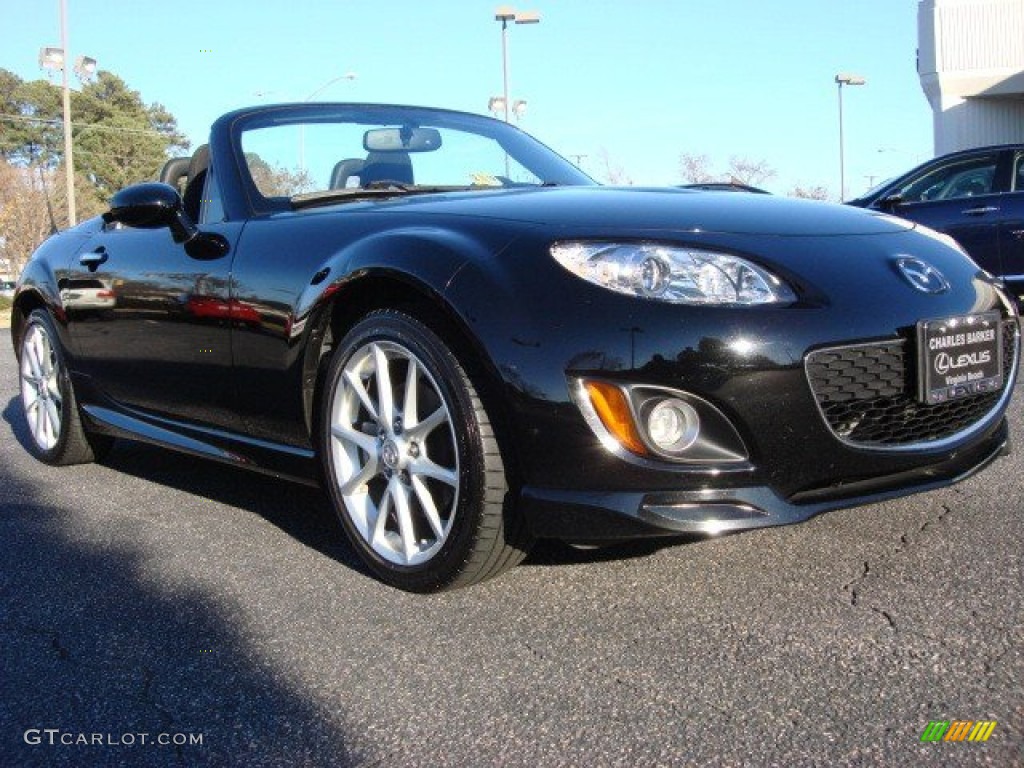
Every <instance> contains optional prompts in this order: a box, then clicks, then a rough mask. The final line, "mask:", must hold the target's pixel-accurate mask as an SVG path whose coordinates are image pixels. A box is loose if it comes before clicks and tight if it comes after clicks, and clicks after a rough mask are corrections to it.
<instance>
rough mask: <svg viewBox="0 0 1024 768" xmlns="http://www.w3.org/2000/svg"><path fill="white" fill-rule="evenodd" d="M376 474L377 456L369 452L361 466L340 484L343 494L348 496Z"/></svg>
mask: <svg viewBox="0 0 1024 768" xmlns="http://www.w3.org/2000/svg"><path fill="white" fill-rule="evenodd" d="M376 474H377V456H376V454H374V453H371V454H370V456H369V458H368V459H367V460H366V463H365V464H363V468H362V469H360V470H359V471H358V472H357V473H356V474H354V475H353V476H352V477H350V478H349V479H348V480H347V481H345V483H344V484H343V485H342V486H341V493H342V495H343V496H349V495H351V494H353V493H355V492H356V491H358V490H359V487H360V486H362V485H365V484H366V483H368V482H369V481H370V480H371V479H373V476H374V475H376Z"/></svg>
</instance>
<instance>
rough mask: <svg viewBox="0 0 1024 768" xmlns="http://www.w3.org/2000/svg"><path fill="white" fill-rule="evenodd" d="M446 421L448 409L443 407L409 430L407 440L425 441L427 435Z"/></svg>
mask: <svg viewBox="0 0 1024 768" xmlns="http://www.w3.org/2000/svg"><path fill="white" fill-rule="evenodd" d="M447 421H448V409H447V408H445V407H444V406H443V405H442V406H441V407H440V408H438V409H437V410H436V411H434V412H433V413H432V414H430V415H429V416H427V418H425V419H424V420H423V421H421V422H419V423H418V424H417V425H416V426H415V427H413V428H412V429H410V430H409V438H410V439H413V440H426V438H427V435H429V434H430V433H431V432H433V431H434V430H435V429H437V428H438V427H439V426H441V425H442V424H444V423H446V422H447Z"/></svg>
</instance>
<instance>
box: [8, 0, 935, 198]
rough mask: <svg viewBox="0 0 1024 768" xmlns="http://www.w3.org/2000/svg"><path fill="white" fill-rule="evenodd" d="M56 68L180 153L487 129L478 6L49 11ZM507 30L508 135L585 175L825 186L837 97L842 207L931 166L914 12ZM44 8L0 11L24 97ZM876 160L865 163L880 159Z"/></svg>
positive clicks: (116, 1) (548, 6) (43, 35)
mask: <svg viewBox="0 0 1024 768" xmlns="http://www.w3.org/2000/svg"><path fill="white" fill-rule="evenodd" d="M67 3H68V17H69V21H70V24H69V28H70V39H69V48H70V50H71V54H72V56H77V55H80V54H87V55H89V56H92V57H94V58H96V59H98V60H99V63H100V67H101V68H102V69H109V70H112V71H115V72H117V73H118V74H119V75H120V76H121V77H123V78H124V79H125V80H126V81H127V83H128V84H129V86H131V87H132V88H134V89H136V90H138V91H140V92H141V94H142V97H143V99H144V100H145V101H147V102H152V101H159V102H161V103H163V104H164V105H165V106H167V107H168V108H169V109H170V110H171V112H172V113H173V114H174V115H176V116H177V118H178V121H179V124H180V126H181V127H182V129H183V130H184V131H185V132H186V133H187V134H188V135H189V137H190V138H191V139H192V141H193V145H195V144H198V143H201V142H202V141H203V140H204V138H205V135H206V133H207V130H208V127H209V124H210V123H211V122H212V121H213V120H214V118H216V117H217V116H218V115H219V114H220V113H222V112H225V111H227V110H229V109H233V108H236V107H241V106H246V105H249V104H253V103H264V102H270V101H289V100H303V99H305V98H306V97H307V96H309V94H311V93H312V92H314V91H316V90H317V89H318V88H320V87H321V86H323V85H324V84H325V83H327V82H329V81H330V80H331V79H333V78H335V77H338V76H339V75H343V74H345V73H347V72H355V73H357V75H358V77H357V78H356V79H355V80H354V81H349V80H341V81H339V82H337V83H335V84H333V85H331V86H330V87H328V88H326V89H325V90H324V91H323V92H322V94H321V97H320V98H322V99H324V100H337V101H345V100H353V101H368V102H398V103H410V104H425V105H432V106H444V107H448V108H452V109H461V110H466V111H472V112H481V113H486V108H487V101H488V97H490V96H492V95H497V94H500V92H501V47H500V39H501V38H500V24H499V23H498V22H496V21H494V20H493V19H494V10H495V8H496V7H497V6H499V5H502V4H503V3H501V2H496V1H495V0H418V1H417V2H412V1H411V0H389V1H388V2H373V1H372V0H365V1H359V2H357V1H356V0H290V1H289V2H279V1H278V0H249V1H248V2H245V3H243V2H238V1H235V0H176V1H175V2H173V3H160V2H139V1H138V0H135V1H129V0H67ZM513 5H514V7H516V8H517V9H519V10H536V11H538V12H539V13H540V14H541V17H542V20H541V23H540V24H537V25H523V26H513V27H510V29H509V35H508V41H509V64H510V67H509V74H510V93H511V96H512V98H513V99H515V98H521V99H525V100H526V101H527V102H528V103H529V109H528V112H527V114H526V115H525V116H524V118H523V119H522V121H521V122H520V125H521V127H522V128H524V129H525V130H527V131H529V132H530V133H532V134H534V135H535V136H537V137H538V138H540V139H541V140H542V141H544V142H545V143H547V144H549V145H550V146H552V147H553V148H554V149H556V150H557V151H559V152H560V153H562V154H563V155H566V156H571V155H579V154H582V155H586V156H587V157H586V158H584V159H583V160H582V166H583V168H584V170H587V171H588V172H590V173H591V174H592V175H594V176H595V177H598V178H600V177H602V176H603V174H604V167H603V163H602V162H601V160H600V158H601V156H602V154H607V156H608V157H610V158H611V160H612V162H613V163H614V164H616V165H619V166H621V167H622V168H623V169H624V171H625V172H626V173H627V174H628V175H629V176H630V177H631V178H632V179H633V180H634V182H636V183H638V184H672V183H679V181H680V176H679V170H678V157H679V154H680V153H681V152H690V153H694V154H706V155H708V156H709V157H710V159H711V164H712V166H713V167H714V168H723V169H724V167H725V166H726V165H727V163H728V160H729V158H730V157H731V156H733V155H739V156H746V157H750V158H754V159H763V160H766V161H767V162H768V163H769V164H770V165H771V166H772V167H774V168H775V169H776V170H777V171H778V176H777V177H776V178H775V179H774V180H772V181H771V182H768V183H767V184H766V185H765V186H767V187H768V188H769V189H771V190H773V191H778V192H786V191H788V190H789V189H790V188H791V187H792V186H793V185H794V184H798V183H799V184H805V185H812V184H822V185H825V186H827V187H829V188H830V189H831V190H832V191H833V193H835V192H836V191H838V187H839V178H838V177H839V161H838V107H837V98H836V86H835V83H834V82H833V77H834V76H835V74H836V73H837V72H852V73H855V74H859V75H862V76H864V77H865V78H867V81H868V82H867V85H866V86H864V87H857V88H847V89H844V94H843V98H844V126H845V132H846V178H847V187H848V191H849V195H850V196H852V195H856V194H857V193H859V192H861V191H863V190H864V189H865V188H866V187H867V186H868V183H869V180H870V178H871V177H874V179H875V181H880V180H881V179H882V178H883V177H887V176H892V175H895V174H896V173H897V172H901V171H903V170H905V169H907V168H909V167H910V166H911V165H914V164H916V163H917V162H919V161H920V160H922V159H924V158H926V157H930V156H931V154H932V135H931V111H930V108H929V106H928V103H927V101H926V99H925V97H924V94H923V93H922V91H921V87H920V84H919V81H918V77H917V73H916V71H915V52H916V48H917V22H916V20H917V0H857V2H850V1H849V0H846V1H840V0H589V1H588V0H528V1H527V2H523V3H517V4H513ZM58 10H59V2H58V0H50V1H49V2H47V1H46V0H0V19H2V20H3V22H2V24H0V67H4V68H6V69H9V70H11V71H13V72H15V73H17V74H18V75H20V76H21V77H23V78H26V79H35V78H37V77H41V76H42V74H41V72H40V70H39V68H38V64H37V59H38V52H39V48H40V47H42V46H46V45H50V46H59V45H60V28H59V15H58ZM879 150H882V151H879Z"/></svg>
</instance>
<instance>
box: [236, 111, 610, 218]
mask: <svg viewBox="0 0 1024 768" xmlns="http://www.w3.org/2000/svg"><path fill="white" fill-rule="evenodd" d="M319 123H355V124H365V125H366V126H367V127H368V128H369V127H378V126H382V125H403V124H407V123H411V124H415V125H425V126H430V127H435V128H450V129H453V130H459V131H465V132H466V133H470V134H476V135H479V136H482V137H484V138H488V139H492V140H494V141H495V142H497V144H498V145H500V146H501V148H502V149H503V150H504V151H505V152H507V153H508V154H509V156H510V157H512V158H514V159H515V160H516V161H517V162H518V163H520V164H521V165H522V166H524V167H525V168H527V169H529V170H530V172H531V173H533V174H534V175H535V176H537V178H538V179H540V181H541V183H540V184H538V185H537V186H538V187H540V186H597V182H595V181H594V180H593V179H591V178H590V177H589V176H587V175H586V174H585V173H583V171H581V170H580V169H579V168H577V167H576V166H575V165H573V164H572V163H571V162H569V161H568V160H566V159H565V158H563V157H562V156H561V155H559V154H557V153H556V152H554V151H553V150H552V149H550V148H549V147H547V146H546V145H544V144H543V143H541V142H540V141H538V140H537V139H535V138H533V137H532V136H530V135H529V134H527V133H526V132H524V131H522V130H520V129H519V128H517V127H516V126H514V125H510V124H508V123H505V122H502V121H500V120H495V119H494V118H491V117H485V116H483V115H475V114H472V113H469V112H456V111H454V110H445V109H435V108H430V107H411V106H400V105H391V104H349V103H335V102H323V103H309V104H306V103H302V104H277V105H271V106H267V107H262V108H259V109H254V110H250V111H246V112H244V113H241V114H239V113H235V114H234V115H232V116H231V120H230V141H231V149H232V154H233V155H234V163H235V167H236V168H237V170H238V181H239V182H241V186H242V191H243V192H244V194H245V197H246V198H247V202H248V204H249V208H250V209H251V211H252V212H253V213H255V214H264V213H275V212H278V211H285V210H292V207H293V206H292V202H291V200H290V198H288V197H267V196H265V195H264V194H262V193H261V192H260V190H259V188H258V187H257V185H256V183H255V181H254V180H253V178H252V175H251V173H250V171H249V164H248V162H247V161H246V159H245V154H244V152H243V148H242V141H243V135H244V134H245V132H247V131H251V130H257V129H261V128H270V127H274V126H295V125H303V124H306V125H312V124H319ZM508 188H510V189H511V188H516V189H522V186H519V185H517V186H516V187H508ZM481 189H489V190H491V191H495V190H500V189H503V187H481ZM395 194H401V191H397V192H395ZM442 194H443V193H442ZM344 200H345V196H339V199H338V202H339V203H342V202H344Z"/></svg>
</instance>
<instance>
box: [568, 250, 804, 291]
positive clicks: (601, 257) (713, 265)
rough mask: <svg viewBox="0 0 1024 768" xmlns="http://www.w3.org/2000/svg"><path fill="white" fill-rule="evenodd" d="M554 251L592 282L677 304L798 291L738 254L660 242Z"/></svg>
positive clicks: (576, 273)
mask: <svg viewBox="0 0 1024 768" xmlns="http://www.w3.org/2000/svg"><path fill="white" fill-rule="evenodd" d="M551 255H552V256H554V258H555V260H556V261H558V263H559V264H561V265H562V266H563V267H565V268H566V269H568V270H569V271H570V272H572V273H573V274H575V275H578V276H579V277H582V278H583V279H584V280H587V281H589V282H591V283H595V284H597V285H600V286H603V287H604V288H609V289H611V290H613V291H618V292H619V293H625V294H627V295H629V296H638V297H641V298H645V299H655V300H658V301H667V302H670V303H673V304H781V303H788V302H792V301H795V300H796V296H795V295H794V294H793V291H792V290H791V289H790V288H789V286H787V285H786V284H785V283H784V282H782V280H780V279H779V278H778V277H776V276H775V275H773V274H772V273H771V272H769V271H767V270H766V269H764V268H762V267H759V266H757V265H756V264H753V263H751V262H749V261H747V260H746V259H742V258H740V257H739V256H733V255H731V254H727V253H718V252H716V251H706V250H701V249H698V248H679V247H672V246H666V245H658V244H655V243H608V242H561V243H555V244H554V245H552V246H551Z"/></svg>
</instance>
